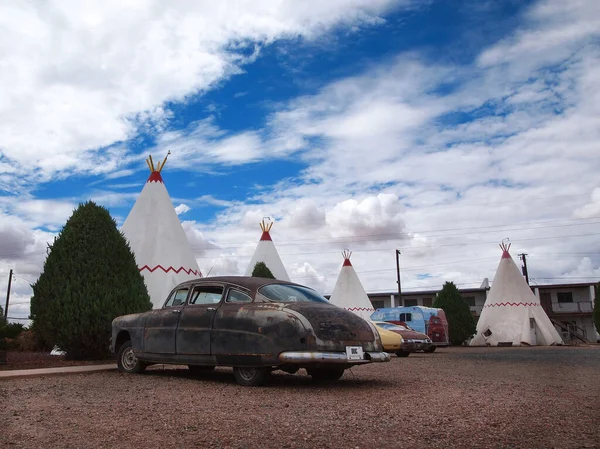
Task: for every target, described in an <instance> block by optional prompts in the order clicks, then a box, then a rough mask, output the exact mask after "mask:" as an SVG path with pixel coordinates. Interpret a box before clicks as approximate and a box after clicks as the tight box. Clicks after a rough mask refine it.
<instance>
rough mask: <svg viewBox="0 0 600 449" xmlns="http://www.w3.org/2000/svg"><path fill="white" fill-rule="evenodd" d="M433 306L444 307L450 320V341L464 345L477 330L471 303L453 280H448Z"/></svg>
mask: <svg viewBox="0 0 600 449" xmlns="http://www.w3.org/2000/svg"><path fill="white" fill-rule="evenodd" d="M433 307H436V308H438V309H443V310H444V312H445V313H446V319H447V320H448V333H449V334H450V335H449V339H450V343H451V344H453V345H462V344H463V343H464V342H465V340H467V339H469V338H471V337H472V336H473V335H474V334H475V332H476V331H477V329H476V326H475V319H474V318H473V315H472V314H471V310H470V309H469V304H467V302H466V301H465V300H464V299H463V297H462V296H461V295H460V292H459V291H458V288H456V285H454V283H453V282H446V283H445V284H444V286H443V287H442V291H441V292H439V293H438V294H437V297H436V298H435V301H434V303H433Z"/></svg>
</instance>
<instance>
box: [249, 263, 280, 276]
mask: <svg viewBox="0 0 600 449" xmlns="http://www.w3.org/2000/svg"><path fill="white" fill-rule="evenodd" d="M252 277H255V278H268V279H275V276H273V273H271V270H269V267H267V265H266V264H265V263H264V262H256V265H254V270H252Z"/></svg>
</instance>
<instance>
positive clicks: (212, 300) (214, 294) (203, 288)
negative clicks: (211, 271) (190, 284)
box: [190, 285, 223, 305]
mask: <svg viewBox="0 0 600 449" xmlns="http://www.w3.org/2000/svg"><path fill="white" fill-rule="evenodd" d="M222 296H223V287H222V286H219V285H198V286H196V287H194V290H193V291H192V297H191V299H190V304H195V305H199V304H218V303H220V302H221V297H222Z"/></svg>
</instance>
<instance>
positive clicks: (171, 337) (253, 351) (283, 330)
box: [110, 276, 390, 385]
mask: <svg viewBox="0 0 600 449" xmlns="http://www.w3.org/2000/svg"><path fill="white" fill-rule="evenodd" d="M110 349H111V352H112V353H113V354H116V358H117V366H118V368H119V370H120V371H121V372H126V373H138V372H141V371H143V370H144V368H145V367H146V366H147V365H149V364H154V363H171V364H185V365H188V367H189V369H190V370H191V371H192V372H194V373H196V372H202V371H206V370H212V369H214V367H215V366H231V367H233V374H234V377H235V380H236V381H237V383H238V384H240V385H262V384H265V383H266V382H267V381H268V378H269V375H270V373H271V371H273V370H277V369H279V370H283V371H286V372H288V373H295V372H297V371H298V370H299V369H300V368H304V369H306V371H307V372H308V374H309V375H310V376H311V377H312V378H313V379H314V380H316V381H321V382H323V381H324V382H328V381H336V380H338V379H339V378H340V377H341V376H342V375H343V373H344V370H345V369H347V368H349V367H352V366H355V365H362V364H368V363H371V362H388V361H389V360H390V356H389V354H388V353H386V352H383V348H382V344H381V340H380V337H379V335H378V333H377V330H376V329H375V327H374V326H373V324H371V323H369V322H367V321H365V320H363V319H362V318H360V317H358V316H356V315H355V314H353V313H352V312H348V311H346V310H344V309H342V308H340V307H337V306H335V305H333V304H331V303H329V301H327V300H326V299H325V298H323V297H322V296H321V295H319V294H318V293H317V292H315V291H314V290H312V289H310V288H308V287H305V286H302V285H299V284H294V283H291V282H286V281H279V280H275V279H265V278H256V277H246V276H224V277H209V278H201V279H197V280H193V281H187V282H184V283H182V284H180V285H178V286H177V287H176V288H175V289H173V291H172V292H171V293H170V295H169V297H168V298H167V299H166V301H165V303H164V305H163V307H162V308H160V309H154V310H151V311H148V312H144V313H138V314H133V315H124V316H120V317H117V318H115V319H114V320H113V322H112V336H111V343H110Z"/></svg>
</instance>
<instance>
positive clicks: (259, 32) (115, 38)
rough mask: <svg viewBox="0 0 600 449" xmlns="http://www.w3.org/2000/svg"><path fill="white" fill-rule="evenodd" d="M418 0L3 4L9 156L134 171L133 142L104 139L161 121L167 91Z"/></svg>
mask: <svg viewBox="0 0 600 449" xmlns="http://www.w3.org/2000/svg"><path fill="white" fill-rule="evenodd" d="M407 3H408V2H406V1H396V2H394V1H392V0H352V1H349V2H339V1H333V2H322V1H306V2H295V1H288V2H272V1H270V0H263V1H242V2H236V3H235V5H233V4H228V3H223V2H221V3H220V2H209V1H200V2H176V3H173V4H169V5H167V4H164V3H161V2H146V1H131V2H127V3H125V4H124V3H123V2H118V1H115V0H110V1H104V2H102V3H90V2H79V1H61V2H44V3H39V2H33V1H29V2H22V3H12V4H8V3H3V4H2V5H0V27H1V28H2V30H3V33H2V36H1V37H0V55H1V56H0V64H2V66H3V67H10V68H11V69H10V70H2V71H0V84H1V85H2V86H3V88H2V91H1V92H0V120H1V121H2V127H1V128H0V142H2V144H1V146H0V151H1V153H2V155H3V156H4V158H6V160H5V161H4V162H5V163H6V162H8V163H10V166H11V167H13V168H14V169H16V170H17V171H18V172H20V173H21V174H27V175H28V176H29V177H33V178H34V179H38V180H46V179H49V177H50V176H52V175H53V174H56V173H58V172H60V174H59V175H60V176H63V177H64V176H67V175H68V174H69V173H71V172H92V173H119V174H122V173H123V171H122V170H123V168H122V167H123V166H124V165H125V164H126V163H127V162H128V159H127V158H126V157H125V156H126V154H124V153H125V152H124V151H123V148H122V147H119V148H118V149H117V150H116V151H113V152H110V151H107V150H102V151H100V150H99V149H101V148H103V147H107V146H111V145H113V144H116V143H119V142H123V141H126V140H127V139H129V138H132V137H134V136H135V134H136V132H137V131H138V130H142V131H148V130H152V131H153V132H156V131H157V130H161V129H162V128H163V126H164V123H165V121H166V120H168V119H169V117H170V115H171V112H170V111H168V110H166V109H165V106H164V104H165V103H166V102H172V101H174V102H180V101H186V100H188V99H189V98H190V97H191V96H193V95H195V94H202V93H203V92H205V91H207V90H209V89H211V88H212V87H213V86H214V85H215V84H216V83H218V82H220V81H222V80H223V79H226V78H228V77H230V76H232V75H234V74H236V73H239V72H240V67H241V66H243V65H244V64H245V63H247V62H249V61H252V60H253V59H255V58H256V57H257V55H258V54H259V53H260V48H261V46H264V45H268V44H270V43H272V42H273V41H275V40H278V39H295V38H296V37H299V36H302V37H304V38H306V39H315V38H317V37H318V36H320V35H322V34H323V33H326V32H328V31H329V30H331V29H332V27H335V26H337V25H345V26H348V25H361V26H370V25H373V24H376V23H378V20H379V15H380V14H382V13H384V12H386V11H387V10H388V9H389V8H391V7H392V6H394V4H396V5H398V4H400V5H402V4H405V5H406V4H407ZM248 137H249V138H251V134H249V135H248ZM240 139H241V137H239V136H236V137H234V138H232V139H230V140H227V141H226V142H224V143H223V144H222V145H221V146H220V147H219V148H215V149H214V152H215V154H217V155H221V156H222V157H230V158H231V159H232V161H235V160H236V158H237V157H239V155H236V154H238V153H239V151H240V150H239V149H240V148H241V146H243V145H245V144H247V142H246V141H243V140H240ZM228 151H231V155H230V156H227V154H226V152H228Z"/></svg>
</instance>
